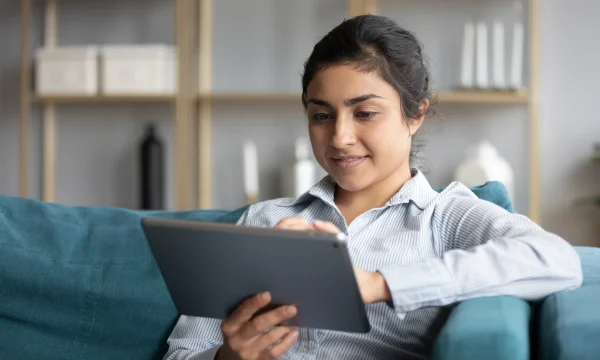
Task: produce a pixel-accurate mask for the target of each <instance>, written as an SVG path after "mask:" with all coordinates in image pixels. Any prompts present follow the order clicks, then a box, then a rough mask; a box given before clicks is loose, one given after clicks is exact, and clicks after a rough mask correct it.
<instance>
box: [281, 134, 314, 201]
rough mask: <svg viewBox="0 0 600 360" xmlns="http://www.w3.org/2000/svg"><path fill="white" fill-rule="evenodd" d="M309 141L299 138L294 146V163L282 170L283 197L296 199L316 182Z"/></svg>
mask: <svg viewBox="0 0 600 360" xmlns="http://www.w3.org/2000/svg"><path fill="white" fill-rule="evenodd" d="M310 154H311V147H310V141H309V140H308V139H306V138H303V137H300V138H298V139H296V144H295V155H296V156H295V162H294V163H293V164H291V165H287V166H283V168H282V174H281V178H282V184H281V187H282V192H283V197H292V198H297V197H298V196H300V195H302V194H304V193H305V192H306V191H308V190H309V189H310V188H311V187H312V186H313V185H314V184H315V182H316V166H315V163H314V162H313V161H312V159H311V155H310Z"/></svg>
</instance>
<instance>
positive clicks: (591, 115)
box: [540, 0, 600, 246]
mask: <svg viewBox="0 0 600 360" xmlns="http://www.w3.org/2000/svg"><path fill="white" fill-rule="evenodd" d="M598 14H600V2H599V1H591V0H571V1H565V0H544V1H542V23H541V29H542V32H541V38H542V44H541V45H542V50H541V59H542V67H541V82H542V83H541V88H542V90H541V101H542V109H541V111H542V113H541V129H540V137H541V147H542V149H541V150H542V164H541V165H542V166H541V176H542V221H543V225H544V226H545V227H546V228H547V229H549V230H551V231H554V232H556V233H558V234H560V235H562V236H564V237H565V238H567V239H568V240H570V241H571V242H572V243H575V244H581V245H595V246H600V211H599V210H598V209H596V208H593V207H575V206H574V205H573V204H574V202H575V201H576V200H577V199H580V198H582V197H587V196H590V195H600V163H592V162H590V156H591V153H592V147H593V143H594V142H600V113H599V112H598V110H597V105H598V103H599V102H600V87H599V84H600V67H599V66H598V64H600V38H599V36H600V22H598Z"/></svg>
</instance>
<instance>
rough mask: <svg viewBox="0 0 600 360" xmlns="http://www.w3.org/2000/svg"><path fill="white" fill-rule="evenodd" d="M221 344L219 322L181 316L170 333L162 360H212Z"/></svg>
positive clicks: (221, 337)
mask: <svg viewBox="0 0 600 360" xmlns="http://www.w3.org/2000/svg"><path fill="white" fill-rule="evenodd" d="M222 343H223V336H222V335H221V321H220V320H217V319H208V318H200V317H192V316H185V315H182V316H180V317H179V320H178V321H177V324H176V325H175V328H174V329H173V331H172V332H171V335H170V336H169V339H168V340H167V344H169V350H168V351H167V353H166V354H165V356H164V358H163V359H164V360H213V359H214V358H215V356H216V354H217V351H219V348H220V347H221V345H222Z"/></svg>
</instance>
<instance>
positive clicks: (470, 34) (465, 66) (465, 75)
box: [460, 22, 475, 88]
mask: <svg viewBox="0 0 600 360" xmlns="http://www.w3.org/2000/svg"><path fill="white" fill-rule="evenodd" d="M474 57H475V24H473V23H472V22H466V23H465V33H464V38H463V53H462V66H461V76H460V82H461V86H462V87H464V88H470V87H473V63H474Z"/></svg>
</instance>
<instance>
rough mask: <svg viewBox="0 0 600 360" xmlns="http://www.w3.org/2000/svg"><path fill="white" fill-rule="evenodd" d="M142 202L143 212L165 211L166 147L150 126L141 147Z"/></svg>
mask: <svg viewBox="0 0 600 360" xmlns="http://www.w3.org/2000/svg"><path fill="white" fill-rule="evenodd" d="M140 160H141V164H140V165H141V166H140V170H141V173H140V185H141V186H140V189H141V193H140V200H141V204H140V205H141V208H142V209H143V210H162V209H164V176H165V175H164V174H165V171H164V170H165V169H164V168H165V165H164V145H163V142H162V141H161V139H160V138H159V137H158V136H157V134H156V127H155V126H154V125H148V126H147V128H146V134H145V136H144V138H143V139H142V142H141V145H140Z"/></svg>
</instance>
